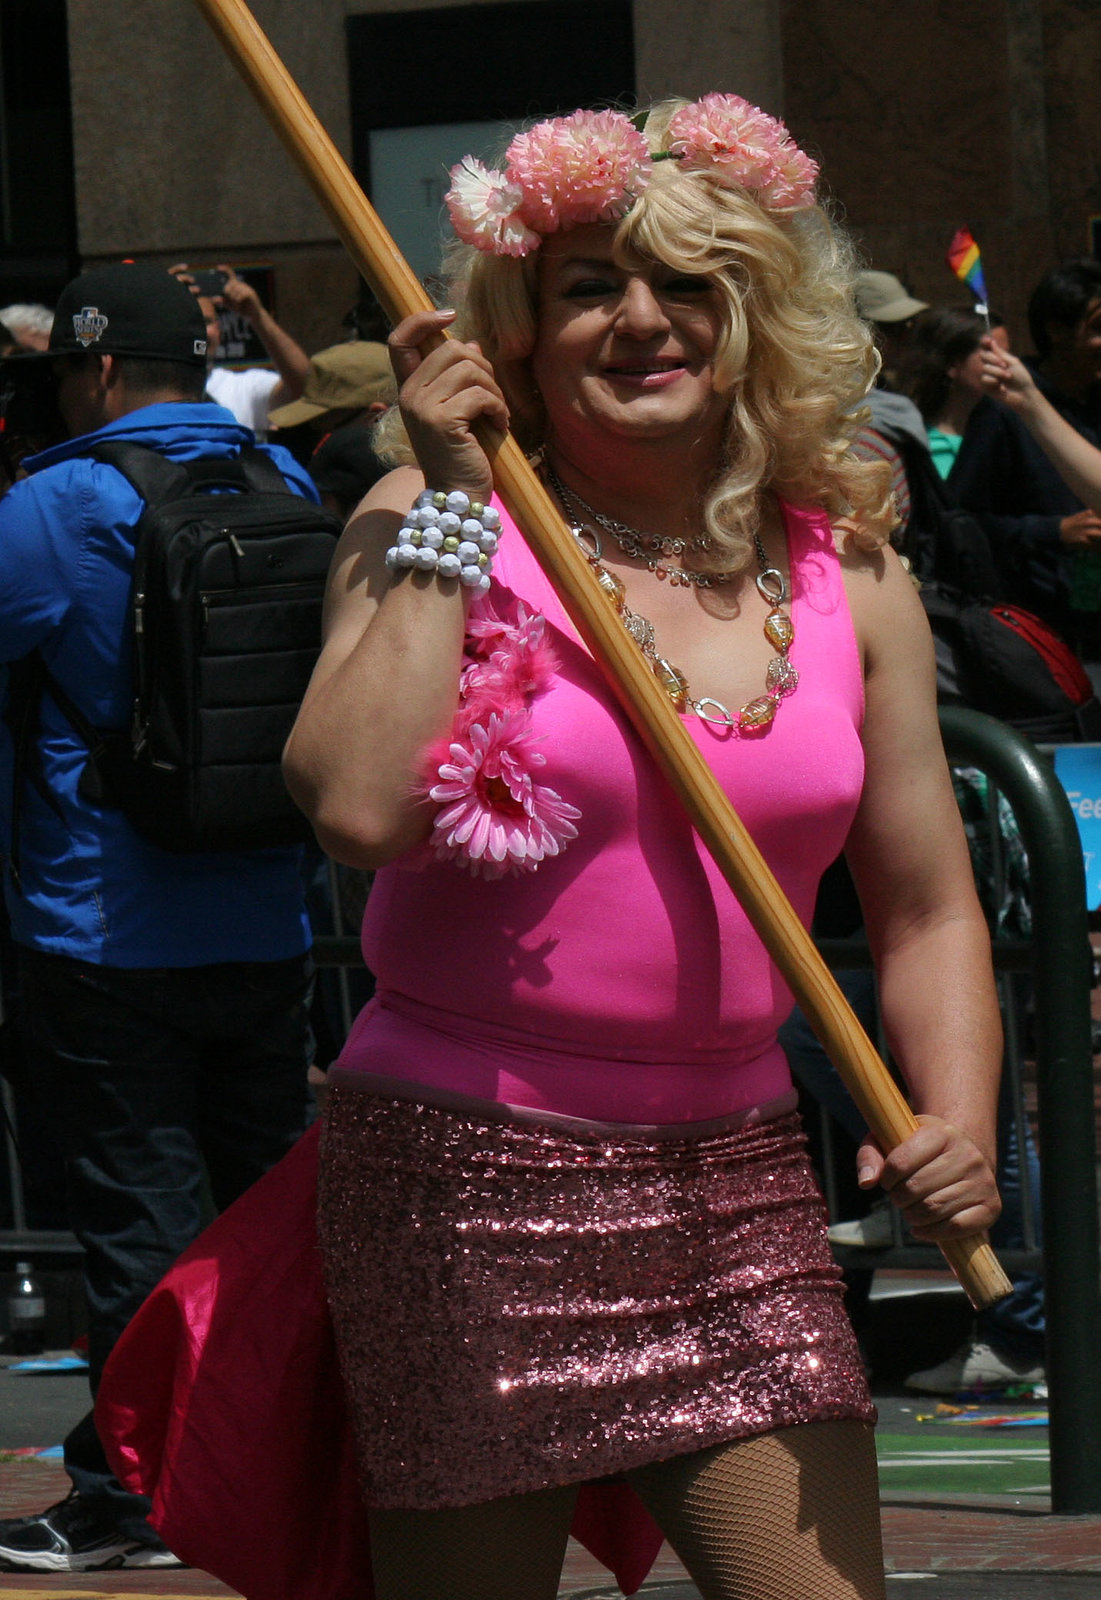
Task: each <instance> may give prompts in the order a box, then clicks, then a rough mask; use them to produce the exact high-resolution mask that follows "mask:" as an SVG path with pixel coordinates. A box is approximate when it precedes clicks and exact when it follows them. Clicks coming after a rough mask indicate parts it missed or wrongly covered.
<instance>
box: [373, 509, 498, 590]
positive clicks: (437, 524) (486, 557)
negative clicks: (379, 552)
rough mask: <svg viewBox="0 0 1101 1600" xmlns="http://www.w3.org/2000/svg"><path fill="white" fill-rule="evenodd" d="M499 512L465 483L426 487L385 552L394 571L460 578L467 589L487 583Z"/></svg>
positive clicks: (387, 561) (496, 541)
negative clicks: (465, 487)
mask: <svg viewBox="0 0 1101 1600" xmlns="http://www.w3.org/2000/svg"><path fill="white" fill-rule="evenodd" d="M500 531H501V518H500V516H499V515H498V513H497V512H496V511H495V510H494V509H493V507H492V506H486V505H483V504H482V502H481V501H480V500H471V498H470V496H469V495H468V494H464V493H463V491H462V490H461V489H452V491H451V493H450V494H445V493H444V491H443V490H442V489H435V490H433V489H422V490H421V492H420V494H419V495H418V496H417V498H416V502H415V504H414V506H413V509H412V511H410V512H409V514H408V516H407V517H406V518H405V521H404V522H403V524H402V526H401V528H400V530H399V532H398V537H397V543H396V544H392V545H391V546H390V548H389V550H387V552H386V565H387V566H388V567H389V569H390V571H391V572H402V571H405V570H406V569H412V570H414V571H417V572H434V573H435V574H436V576H437V577H439V578H458V580H459V582H460V583H461V584H462V585H463V586H464V587H465V588H467V589H475V590H478V591H479V592H484V591H485V590H486V589H488V588H489V583H490V573H491V572H492V570H493V553H494V551H495V550H496V549H497V543H498V536H499V534H500Z"/></svg>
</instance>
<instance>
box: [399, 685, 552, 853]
mask: <svg viewBox="0 0 1101 1600" xmlns="http://www.w3.org/2000/svg"><path fill="white" fill-rule="evenodd" d="M449 753H450V760H449V761H444V762H442V763H441V765H440V768H439V774H438V775H439V779H440V782H439V783H437V784H435V785H433V787H432V788H431V789H430V790H429V795H430V797H431V798H432V799H433V800H436V801H439V802H440V803H441V809H440V811H439V812H438V813H437V814H436V819H435V823H434V826H433V829H432V836H431V838H430V840H429V844H430V846H431V847H432V848H433V849H434V850H435V853H436V857H437V859H438V860H440V861H455V862H457V863H459V864H460V865H463V866H467V867H469V869H470V871H471V872H472V873H473V874H474V876H475V877H479V876H480V877H484V878H501V877H504V875H505V874H506V873H509V872H511V873H516V874H519V873H521V872H534V871H535V869H536V868H537V867H538V865H539V863H540V862H541V861H543V860H544V859H545V858H546V857H547V856H556V855H558V854H559V852H560V851H561V850H563V849H564V848H565V846H566V845H567V844H568V843H569V841H570V840H571V839H574V838H576V837H577V829H576V828H575V827H574V825H573V824H574V821H575V820H576V819H577V818H578V817H579V816H580V815H581V813H580V812H579V811H578V810H577V808H576V807H575V806H571V805H568V804H567V803H566V801H564V800H563V799H562V798H561V796H560V795H558V794H557V793H556V792H555V791H554V790H553V789H550V788H548V787H547V786H546V785H545V784H541V783H536V782H535V781H534V780H533V778H532V769H533V768H534V767H537V766H542V765H543V763H544V760H545V757H544V756H543V755H542V754H541V753H540V752H539V751H538V750H537V749H535V735H534V734H533V733H532V731H531V728H530V727H529V726H528V721H527V716H526V714H525V713H523V712H506V713H505V714H504V715H503V716H498V715H497V714H496V713H493V714H491V715H490V717H489V720H488V722H487V723H486V724H485V726H483V725H482V724H481V723H480V722H475V723H474V724H472V725H471V726H470V727H469V728H468V729H467V731H466V734H465V736H464V737H462V738H459V739H456V740H454V741H453V742H452V744H451V748H450V752H449Z"/></svg>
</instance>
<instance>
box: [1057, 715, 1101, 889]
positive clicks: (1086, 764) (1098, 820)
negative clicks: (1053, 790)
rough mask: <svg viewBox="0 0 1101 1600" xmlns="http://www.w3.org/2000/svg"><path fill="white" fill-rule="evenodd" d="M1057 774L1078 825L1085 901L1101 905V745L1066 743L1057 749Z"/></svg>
mask: <svg viewBox="0 0 1101 1600" xmlns="http://www.w3.org/2000/svg"><path fill="white" fill-rule="evenodd" d="M1055 775H1056V777H1057V778H1058V779H1059V782H1060V783H1061V784H1062V785H1063V788H1064V789H1065V790H1066V791H1067V799H1068V800H1069V801H1070V809H1071V810H1072V811H1073V812H1074V820H1075V821H1076V822H1077V824H1078V837H1079V839H1081V841H1082V859H1083V861H1084V863H1085V868H1086V904H1087V906H1088V907H1089V909H1090V910H1091V911H1096V910H1097V908H1098V907H1099V906H1101V744H1064V745H1060V746H1059V748H1058V749H1057V750H1056V752H1055Z"/></svg>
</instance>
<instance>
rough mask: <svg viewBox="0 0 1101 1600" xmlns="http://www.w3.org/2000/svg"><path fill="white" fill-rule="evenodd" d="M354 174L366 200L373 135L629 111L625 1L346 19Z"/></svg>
mask: <svg viewBox="0 0 1101 1600" xmlns="http://www.w3.org/2000/svg"><path fill="white" fill-rule="evenodd" d="M347 28H348V62H349V73H350V78H351V93H352V142H353V150H354V161H355V167H356V173H357V175H358V177H359V179H360V181H361V182H362V183H363V184H364V186H365V187H366V188H367V190H368V192H370V176H371V175H370V157H369V152H368V144H369V139H370V135H371V132H372V130H373V129H376V128H403V127H410V126H417V125H422V126H423V125H426V124H430V123H448V122H505V121H515V122H522V121H526V120H528V119H530V118H537V117H550V116H554V115H556V114H557V113H560V112H564V111H572V110H574V109H575V108H576V107H577V106H593V105H601V104H617V105H630V104H631V103H633V98H634V83H635V57H634V39H633V35H632V30H631V4H630V0H521V3H519V4H512V5H473V6H448V7H445V8H444V9H441V10H434V11H393V12H383V13H376V14H375V15H372V16H355V17H349V18H348V21H347Z"/></svg>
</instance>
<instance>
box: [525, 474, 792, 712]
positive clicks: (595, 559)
mask: <svg viewBox="0 0 1101 1600" xmlns="http://www.w3.org/2000/svg"><path fill="white" fill-rule="evenodd" d="M544 465H545V470H546V473H547V479H548V481H549V483H550V485H551V488H552V489H553V490H554V492H555V494H556V495H557V496H558V498H559V500H560V501H561V503H562V505H563V507H564V508H565V509H566V511H567V513H568V512H569V504H570V501H571V500H572V501H574V502H575V503H576V504H578V505H580V506H582V507H583V508H584V509H585V510H586V511H588V512H589V513H590V515H591V516H592V518H593V520H594V522H596V523H597V524H598V525H599V527H601V528H603V529H604V531H605V532H606V533H610V534H611V535H612V537H613V538H614V539H615V540H616V542H617V543H618V544H619V546H620V548H621V549H622V550H623V551H624V553H625V554H626V555H628V556H634V557H637V558H638V559H640V560H642V561H643V562H644V563H645V565H646V567H647V568H648V569H649V570H650V571H651V572H653V573H655V575H656V576H657V577H660V578H664V577H666V576H672V575H674V574H676V576H675V577H674V579H673V581H674V582H676V581H679V582H681V583H693V582H700V581H701V580H707V584H706V586H710V584H713V583H727V582H729V581H730V580H731V579H732V578H734V577H736V576H737V574H735V573H732V572H725V573H716V574H710V573H694V572H687V571H685V570H684V569H683V568H677V567H674V568H669V567H666V566H664V564H662V568H661V570H659V563H658V562H657V561H656V560H654V559H652V558H650V557H648V556H647V555H646V554H645V552H646V550H647V549H656V550H660V551H661V554H662V555H663V556H666V557H668V556H669V555H680V554H681V552H682V551H683V550H684V549H685V548H686V544H685V541H684V540H682V539H676V540H669V539H666V540H661V539H659V538H656V537H655V536H654V535H652V534H645V533H641V532H639V530H638V529H637V528H632V527H631V526H630V525H629V524H628V523H625V522H616V521H615V519H614V518H611V517H606V516H604V515H603V514H602V513H600V512H598V511H595V510H594V509H593V507H591V506H590V505H588V503H587V502H586V501H584V500H582V498H581V496H580V495H579V494H577V493H576V491H575V490H573V489H568V488H567V487H566V485H565V484H564V483H562V481H561V480H560V478H559V477H558V475H557V473H556V472H555V471H554V469H553V468H552V467H551V466H550V465H549V464H547V463H544ZM570 529H571V532H572V533H573V536H574V538H575V539H576V540H577V542H578V544H579V545H580V546H581V548H582V550H583V551H584V552H585V559H586V560H587V561H588V563H589V565H590V566H591V567H592V568H593V571H594V572H595V573H596V579H597V582H598V583H599V585H600V588H601V590H602V591H603V593H604V594H605V595H606V596H607V597H608V599H609V600H610V601H611V603H612V605H613V606H614V607H615V609H616V612H617V613H618V615H619V619H620V621H621V622H622V623H623V626H624V627H625V628H626V630H627V632H628V633H629V634H630V635H631V638H632V639H633V640H634V641H635V643H636V644H637V645H638V647H639V649H640V650H641V651H642V653H643V655H644V656H645V657H646V660H647V661H648V662H649V663H650V668H651V670H652V671H653V673H654V675H655V677H656V678H657V680H658V682H659V683H660V684H661V685H662V687H663V688H664V690H665V692H666V694H667V695H668V696H669V698H670V700H672V702H673V704H674V706H675V707H676V708H677V710H678V711H691V712H692V713H693V714H694V715H695V716H697V717H699V718H700V720H701V722H710V723H712V724H714V725H715V726H718V727H722V728H730V729H732V730H733V731H734V732H736V733H745V732H752V731H754V730H759V729H762V728H767V727H768V726H769V724H770V723H771V722H772V720H773V718H774V717H775V715H776V711H777V708H778V707H779V704H780V701H781V700H782V699H784V697H785V696H786V695H789V694H791V693H792V691H793V690H794V689H795V687H796V685H797V684H798V682H799V674H798V672H797V671H796V670H795V667H794V666H793V665H792V663H791V661H790V660H789V659H788V652H789V651H790V649H791V646H792V642H793V641H794V638H795V629H794V628H793V627H792V622H791V618H790V617H789V616H788V615H787V613H786V612H785V611H784V610H783V609H782V607H784V606H785V605H786V604H787V601H788V587H787V582H786V580H785V578H784V575H783V573H782V572H781V571H780V570H779V568H778V567H771V566H769V563H768V556H767V555H766V553H765V547H764V543H763V541H762V539H761V536H760V534H759V533H755V534H754V535H753V547H754V550H755V551H756V554H757V561H758V564H759V566H760V569H761V570H760V571H759V572H758V573H757V575H756V578H755V580H754V581H755V583H756V586H757V592H758V594H759V595H760V596H761V599H762V600H763V601H764V602H765V604H766V605H767V606H768V608H769V609H768V616H767V617H766V618H765V623H764V631H765V638H766V639H767V640H768V642H769V644H770V645H771V646H772V648H773V649H774V650H775V651H776V655H775V657H774V658H773V660H771V661H770V662H769V664H768V671H767V673H766V675H765V693H764V694H762V695H758V696H757V698H756V699H754V700H750V701H748V702H747V703H746V704H745V705H744V706H742V707H741V709H740V710H738V711H731V710H730V709H729V707H727V706H724V705H723V703H722V701H721V700H716V699H715V697H714V696H713V695H701V696H700V697H699V698H698V699H697V698H696V697H695V696H694V695H693V693H692V690H691V688H690V687H689V683H688V679H687V678H686V677H685V675H684V673H683V672H681V670H680V668H679V667H675V666H674V665H673V663H672V662H671V661H669V660H668V659H667V658H666V657H665V656H663V655H662V653H661V651H660V650H659V648H658V642H657V635H656V633H655V631H654V625H653V623H652V622H650V621H649V619H648V618H646V617H644V616H642V615H641V614H640V613H639V612H637V611H632V610H631V609H630V607H629V606H628V605H627V600H626V591H625V589H624V587H623V584H622V583H621V582H620V580H619V579H618V578H617V577H616V576H615V574H614V573H613V572H609V571H608V569H607V567H606V566H605V565H604V559H603V558H604V546H603V543H602V541H601V537H600V533H599V532H598V529H597V528H594V527H591V526H588V525H586V524H584V523H575V522H573V521H572V520H571V522H570ZM674 547H675V548H674Z"/></svg>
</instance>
